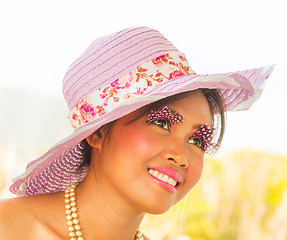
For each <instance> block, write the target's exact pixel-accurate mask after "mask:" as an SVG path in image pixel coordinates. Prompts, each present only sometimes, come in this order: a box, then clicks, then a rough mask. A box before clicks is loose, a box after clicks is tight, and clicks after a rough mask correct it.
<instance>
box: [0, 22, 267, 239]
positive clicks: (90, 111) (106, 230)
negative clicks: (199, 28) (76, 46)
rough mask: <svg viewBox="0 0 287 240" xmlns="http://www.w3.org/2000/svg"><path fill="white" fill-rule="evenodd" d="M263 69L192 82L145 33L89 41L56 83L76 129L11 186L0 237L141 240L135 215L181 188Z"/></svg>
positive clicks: (252, 94) (0, 214)
mask: <svg viewBox="0 0 287 240" xmlns="http://www.w3.org/2000/svg"><path fill="white" fill-rule="evenodd" d="M272 70H273V67H265V68H259V69H253V70H247V71H241V72H235V73H227V74H213V75H197V74H195V72H194V71H193V70H192V69H191V68H190V66H189V65H188V62H187V60H186V58H185V56H184V54H183V53H180V52H179V51H178V50H177V49H176V48H175V47H174V46H173V45H172V44H171V43H170V42H169V41H168V40H167V39H166V38H165V37H164V36H163V35H161V34H160V33H159V32H158V31H156V30H154V29H150V28H146V27H138V28H130V29H125V30H123V31H120V32H117V33H115V34H112V35H110V36H106V37H102V38H99V39H97V40H96V41H94V42H93V43H92V44H91V45H90V47H89V48H88V49H87V50H86V51H85V52H84V53H83V54H82V55H81V56H80V57H79V58H77V60H76V61H75V62H74V63H73V64H72V65H71V66H70V68H69V69H68V72H67V74H66V76H65V78H64V81H63V92H64V96H65V98H66V101H67V104H68V106H69V108H70V114H69V120H70V121H71V124H72V126H73V127H74V128H75V129H76V130H75V131H74V133H73V134H72V135H71V136H69V137H67V138H66V139H64V140H63V141H61V142H60V143H58V144H57V145H55V146H54V147H53V148H51V149H50V150H49V151H48V152H47V153H46V154H44V155H43V156H41V157H40V158H38V159H36V160H35V161H33V162H31V163H30V164H29V165H28V167H27V171H26V172H25V173H24V174H23V175H21V176H20V177H18V178H17V179H15V180H14V183H13V185H12V186H11V188H10V190H11V191H12V192H13V193H17V195H18V196H21V197H20V198H16V199H11V200H7V201H3V202H2V203H1V205H0V233H1V236H3V239H18V238H21V239H69V238H70V239H78V240H81V239H127V240H128V239H130V240H132V239H148V238H147V237H145V236H144V235H142V233H141V232H140V231H139V230H137V229H138V228H139V225H140V223H141V221H142V218H143V217H144V214H145V213H151V214H161V213H163V212H165V211H167V210H168V209H169V208H170V207H171V206H173V205H174V204H175V203H176V202H178V201H179V200H181V199H182V198H183V197H184V196H185V195H186V194H187V193H188V192H189V191H190V189H191V188H192V187H193V186H194V185H195V184H196V183H197V182H198V180H199V178H200V175H201V171H202V167H203V157H204V154H205V153H207V152H208V153H210V152H213V151H214V150H216V149H217V148H218V147H219V145H220V142H221V140H222V136H223V132H224V125H225V124H224V114H225V111H229V110H245V109H248V108H249V107H250V106H251V105H252V103H253V102H254V101H255V100H256V99H257V98H258V97H259V96H260V94H261V91H262V86H263V84H264V81H265V80H266V79H267V78H268V76H269V75H270V73H271V72H272ZM22 196H29V197H22Z"/></svg>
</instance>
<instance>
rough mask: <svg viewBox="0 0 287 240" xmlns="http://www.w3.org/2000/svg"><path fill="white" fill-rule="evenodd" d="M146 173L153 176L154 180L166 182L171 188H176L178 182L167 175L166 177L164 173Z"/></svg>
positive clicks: (152, 171)
mask: <svg viewBox="0 0 287 240" xmlns="http://www.w3.org/2000/svg"><path fill="white" fill-rule="evenodd" d="M148 172H149V173H150V174H151V175H152V176H154V177H155V178H157V179H159V180H160V181H163V182H166V183H168V184H170V185H171V186H173V187H176V186H177V185H178V182H177V181H176V180H175V179H173V178H171V177H169V176H168V175H166V174H164V173H161V172H159V171H157V170H153V169H149V170H148Z"/></svg>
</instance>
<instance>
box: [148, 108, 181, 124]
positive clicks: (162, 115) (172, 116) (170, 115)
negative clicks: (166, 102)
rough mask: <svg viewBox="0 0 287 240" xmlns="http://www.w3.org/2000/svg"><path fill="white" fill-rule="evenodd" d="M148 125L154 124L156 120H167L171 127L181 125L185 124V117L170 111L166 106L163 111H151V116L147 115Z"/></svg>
mask: <svg viewBox="0 0 287 240" xmlns="http://www.w3.org/2000/svg"><path fill="white" fill-rule="evenodd" d="M147 116H148V120H147V121H146V122H147V123H152V122H153V121H154V120H156V119H167V120H168V121H169V124H170V126H171V127H172V126H175V125H180V124H181V123H182V122H183V118H184V115H180V114H179V113H177V112H176V111H174V110H172V109H169V108H168V107H167V106H164V107H163V108H162V109H160V110H157V111H153V110H151V112H150V114H148V115H147Z"/></svg>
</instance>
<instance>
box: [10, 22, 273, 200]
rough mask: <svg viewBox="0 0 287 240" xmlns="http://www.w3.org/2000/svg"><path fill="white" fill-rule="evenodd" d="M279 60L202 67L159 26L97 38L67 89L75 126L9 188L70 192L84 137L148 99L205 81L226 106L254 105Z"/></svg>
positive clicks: (81, 167)
mask: <svg viewBox="0 0 287 240" xmlns="http://www.w3.org/2000/svg"><path fill="white" fill-rule="evenodd" d="M272 71H273V66H266V67H261V68H256V69H251V70H244V71H237V72H230V73H219V74H196V73H195V72H194V71H193V70H192V69H191V67H190V66H189V64H188V62H187V59H186V58H185V55H184V54H183V53H181V52H180V51H179V50H178V49H177V48H176V47H174V46H173V44H172V43H171V42H169V41H168V40H167V39H166V38H165V37H164V36H163V35H162V34H161V33H159V32H158V31H157V30H154V29H151V28H147V27H136V28H129V29H124V30H122V31H120V32H117V33H114V34H111V35H109V36H105V37H100V38H98V39H96V40H95V41H94V42H92V44H91V45H90V46H89V48H88V49H87V50H86V51H85V52H84V53H83V54H82V55H81V56H80V57H79V58H77V59H76V60H75V61H74V62H73V63H72V65H71V66H70V67H69V69H68V71H67V73H66V75H65V77H64V80H63V94H64V97H65V99H66V102H67V104H68V107H69V110H70V114H69V116H68V118H69V120H70V122H71V124H72V126H73V127H74V128H75V130H74V132H73V133H72V134H71V135H70V136H68V137H67V138H65V139H63V140H62V141H60V142H59V143H57V144H56V145H54V146H53V147H52V148H51V149H50V150H49V151H48V152H47V153H45V154H44V155H42V156H41V157H39V158H38V159H36V160H34V161H32V162H30V163H29V164H28V166H27V169H26V171H25V172H24V173H23V174H22V175H21V176H19V177H17V178H16V179H14V180H13V184H12V186H11V187H10V190H11V192H12V193H15V194H17V196H27V195H36V194H46V193H52V192H59V191H63V190H64V189H65V188H66V186H68V185H71V184H72V183H74V182H81V181H82V180H83V179H84V178H85V176H86V174H87V171H88V168H89V167H88V166H87V165H85V164H83V163H84V158H85V156H84V149H83V148H84V146H83V144H82V143H81V142H82V140H83V139H85V138H86V137H88V136H89V135H91V134H92V133H93V132H95V131H96V130H97V129H99V128H100V127H101V126H103V125H105V124H107V123H109V122H112V121H114V120H116V119H118V118H121V117H123V116H125V115H127V114H129V113H131V112H133V111H135V110H137V109H139V108H141V107H143V106H145V105H148V104H150V103H153V102H155V101H158V100H160V99H162V98H165V97H168V96H172V95H175V94H178V93H182V92H186V91H191V90H196V89H200V88H208V89H218V90H219V91H220V92H221V94H222V96H223V100H224V103H225V111H240V110H247V109H249V108H250V106H251V105H252V104H253V103H254V102H255V101H256V100H257V99H258V98H259V97H260V95H261V93H262V91H263V87H264V84H265V80H266V79H267V78H268V77H269V75H270V74H271V72H272Z"/></svg>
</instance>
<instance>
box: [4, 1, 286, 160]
mask: <svg viewBox="0 0 287 240" xmlns="http://www.w3.org/2000/svg"><path fill="white" fill-rule="evenodd" d="M286 23H287V14H286V3H285V1H284V0H282V1H278V0H268V1H265V0H258V1H257V0H240V1H238V0H236V1H233V0H216V1H215V0H207V1H205V0H195V1H193V0H144V1H137V0H113V1H110V0H104V1H97V0H93V1H91V0H89V1H86V0H81V1H75V0H49V1H41V0H25V1H23V0H9V1H1V3H0V31H1V38H0V74H1V78H0V88H3V89H6V88H7V87H13V88H19V89H23V90H25V89H26V90H27V89H28V90H29V91H30V92H31V94H33V93H34V92H38V93H39V94H40V96H43V97H44V96H46V95H49V96H53V97H55V98H59V99H61V100H60V101H59V102H60V104H62V105H63V109H64V106H65V101H64V99H63V97H62V92H61V91H62V89H61V82H62V78H63V76H64V74H65V72H66V70H67V68H68V66H69V65H70V64H71V63H72V62H73V61H74V59H75V58H77V57H78V56H79V55H80V54H81V53H82V52H83V51H84V50H85V49H86V48H87V47H88V45H89V44H90V42H92V41H93V40H94V39H95V38H97V37H99V36H102V35H106V34H111V33H113V32H115V31H118V30H121V29H123V28H126V27H133V26H149V27H153V28H155V29H158V30H159V31H160V32H162V33H163V34H164V35H165V36H166V37H167V38H168V39H169V40H170V41H171V42H173V43H174V45H175V46H176V47H177V48H178V49H179V50H180V51H182V52H184V53H186V55H187V58H188V60H189V63H190V65H191V67H192V68H193V69H194V70H195V72H197V73H219V72H230V71H236V70H243V69H247V68H254V67H259V66H263V65H269V64H276V68H275V71H274V73H273V74H272V75H271V77H270V78H269V80H268V82H267V85H266V90H265V92H263V95H262V97H261V99H260V100H259V101H258V102H256V104H254V106H253V107H252V109H251V110H250V111H248V112H240V113H234V114H230V115H229V116H228V119H227V120H228V124H227V132H226V136H225V140H224V142H223V147H222V149H221V153H225V152H229V151H231V150H235V149H242V148H249V149H258V150H265V151H269V152H272V153H277V154H283V155H287V147H286V145H287V144H286V143H287V141H286V136H287V127H286V124H287V107H286V105H287V93H286V90H287V81H286V70H287V59H286V56H287V47H286V45H287V32H286ZM11 98H14V99H15V98H16V99H17V96H11ZM18 101H19V102H21V101H22V100H21V99H18ZM35 101H37V99H35ZM2 104H5V105H7V104H8V105H9V100H7V102H2V103H0V107H1V106H4V105H2ZM43 108H44V109H45V108H46V106H43ZM50 109H51V108H50ZM2 111H3V110H2V109H0V112H1V117H5V118H9V116H10V117H11V116H14V117H19V119H20V116H17V112H16V113H15V112H13V113H12V110H11V113H8V114H7V113H5V112H4V113H3V112H2ZM11 114H15V115H11ZM34 114H35V115H37V111H36V110H35V111H34ZM66 115H67V112H65V113H63V116H66ZM51 116H52V117H53V118H56V119H57V117H58V116H53V112H52V111H51ZM30 117H31V118H33V115H31V116H30ZM61 118H63V117H62V116H61ZM60 120H61V121H66V126H67V129H65V131H64V133H65V134H63V135H62V136H61V138H63V137H64V136H66V135H67V134H68V133H69V132H71V128H70V126H69V123H68V121H67V120H66V119H60ZM42 121H43V123H45V126H46V127H47V128H48V127H49V119H46V118H45V119H44V118H43V119H42ZM19 124H21V121H19ZM2 127H3V126H2ZM5 127H8V128H13V126H5ZM23 127H26V128H28V129H30V132H31V134H32V133H33V134H35V136H37V139H38V140H37V141H40V142H41V132H39V131H37V132H34V131H33V126H32V125H31V126H29V125H28V126H23ZM0 138H1V136H0ZM52 140H53V142H51V143H50V146H51V145H53V144H54V143H55V141H54V139H52ZM52 140H51V141H52Z"/></svg>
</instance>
